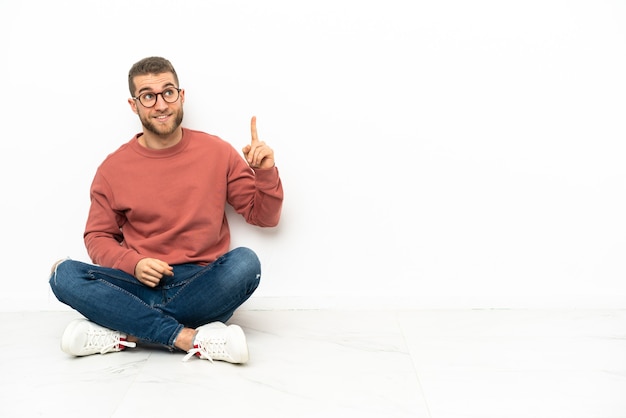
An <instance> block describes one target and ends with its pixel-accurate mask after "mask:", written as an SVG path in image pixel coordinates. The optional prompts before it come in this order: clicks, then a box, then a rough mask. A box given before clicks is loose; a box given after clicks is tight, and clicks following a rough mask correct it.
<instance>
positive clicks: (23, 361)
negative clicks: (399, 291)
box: [0, 310, 626, 418]
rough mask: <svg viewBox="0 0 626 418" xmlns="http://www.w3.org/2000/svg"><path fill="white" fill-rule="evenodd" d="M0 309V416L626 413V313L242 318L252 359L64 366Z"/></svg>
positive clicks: (22, 316) (32, 321)
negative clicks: (237, 362)
mask: <svg viewBox="0 0 626 418" xmlns="http://www.w3.org/2000/svg"><path fill="white" fill-rule="evenodd" d="M77 316H78V315H77V314H75V313H73V312H27V313H0V335H2V340H1V341H0V354H1V355H0V370H1V374H2V378H1V380H0V381H1V384H0V416H1V417H35V416H44V417H45V416H50V417H57V416H63V417H168V418H170V417H179V416H183V417H196V416H207V417H276V418H278V417H289V418H296V417H324V418H328V417H384V418H395V417H412V418H420V417H431V418H451V417H480V418H487V417H497V418H513V417H524V418H529V417H546V418H559V417H563V418H577V417H581V418H609V417H611V418H613V417H626V311H621V310H620V311H614V310H613V311H507V310H475V311H382V312H375V311H363V312H361V311H316V310H310V311H261V310H258V311H257V310H242V311H239V312H238V313H237V314H236V315H235V317H234V318H233V321H232V322H236V323H238V324H239V325H241V326H242V328H244V330H245V331H246V335H247V338H248V345H249V350H250V356H251V358H250V362H249V363H248V364H246V365H243V366H237V365H232V364H229V363H223V362H216V363H214V364H211V363H210V362H208V361H206V360H200V359H197V358H192V359H191V360H190V361H189V362H186V363H183V362H181V359H182V357H183V354H182V353H170V352H168V351H167V350H163V349H160V348H157V347H144V348H136V349H131V350H126V351H124V352H121V353H111V354H106V355H95V356H90V357H83V358H71V357H68V356H66V355H65V354H64V353H63V352H61V350H60V349H59V338H60V335H61V334H62V332H63V329H64V327H65V325H66V324H67V323H68V322H69V321H70V320H71V319H72V318H74V317H77Z"/></svg>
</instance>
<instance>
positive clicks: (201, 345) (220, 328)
mask: <svg viewBox="0 0 626 418" xmlns="http://www.w3.org/2000/svg"><path fill="white" fill-rule="evenodd" d="M196 331H198V333H197V334H196V337H195V338H194V340H193V347H194V348H192V349H191V350H189V351H188V352H187V355H186V356H185V357H184V358H183V361H187V360H189V359H190V358H191V357H192V356H194V355H196V356H198V357H200V358H201V359H207V360H209V361H211V362H213V360H222V361H227V362H229V363H245V362H247V361H248V345H247V344H246V336H245V335H244V333H243V330H242V329H241V327H239V326H238V325H229V326H226V325H224V324H223V323H221V322H211V323H210V324H206V325H202V326H201V327H198V328H196Z"/></svg>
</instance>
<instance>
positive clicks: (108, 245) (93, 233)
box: [83, 173, 141, 276]
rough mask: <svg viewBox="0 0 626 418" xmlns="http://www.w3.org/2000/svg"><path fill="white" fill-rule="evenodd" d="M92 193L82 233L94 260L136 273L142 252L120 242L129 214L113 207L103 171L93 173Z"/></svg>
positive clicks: (100, 263)
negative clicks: (94, 174)
mask: <svg viewBox="0 0 626 418" xmlns="http://www.w3.org/2000/svg"><path fill="white" fill-rule="evenodd" d="M90 197H91V206H90V208H89V215H88V217H87V225H86V227H85V233H84V235H83V238H84V241H85V247H86V249H87V253H88V254H89V257H90V258H91V260H92V261H93V262H94V263H95V264H98V265H101V266H104V267H111V268H117V269H120V270H123V271H125V272H126V273H128V274H130V275H133V276H134V275H135V266H136V265H137V263H138V262H139V260H140V259H141V256H140V255H139V253H137V252H136V251H134V250H132V249H128V248H125V247H123V246H122V245H121V243H122V241H123V239H124V236H123V234H122V228H123V226H124V223H125V221H126V217H125V215H124V213H123V212H121V211H117V210H114V209H113V207H112V200H113V194H112V193H111V189H110V187H109V184H108V183H107V181H106V179H105V178H104V177H103V176H102V175H101V174H100V173H96V176H95V177H94V180H93V182H92V185H91V191H90Z"/></svg>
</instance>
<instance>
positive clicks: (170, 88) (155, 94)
mask: <svg viewBox="0 0 626 418" xmlns="http://www.w3.org/2000/svg"><path fill="white" fill-rule="evenodd" d="M168 90H176V99H174V100H172V101H169V100H168V99H166V98H165V96H163V93H165V92H166V91H168ZM181 90H182V89H180V88H177V87H168V88H166V89H165V90H163V91H160V92H159V93H154V92H151V91H147V92H145V93H141V94H140V95H139V96H133V97H132V99H133V100H139V103H141V105H142V106H143V107H145V108H146V109H150V108H151V107H154V106H155V105H156V104H157V102H158V101H159V96H161V98H162V99H163V101H164V102H165V103H170V104H172V103H176V102H177V101H178V99H180V91H181ZM146 94H154V103H152V105H151V106H146V105H145V104H144V103H143V101H142V100H141V97H142V96H144V95H146Z"/></svg>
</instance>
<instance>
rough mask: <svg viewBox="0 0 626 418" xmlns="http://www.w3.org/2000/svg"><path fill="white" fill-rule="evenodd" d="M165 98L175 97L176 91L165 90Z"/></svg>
mask: <svg viewBox="0 0 626 418" xmlns="http://www.w3.org/2000/svg"><path fill="white" fill-rule="evenodd" d="M163 96H165V97H172V96H174V89H167V90H163Z"/></svg>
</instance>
